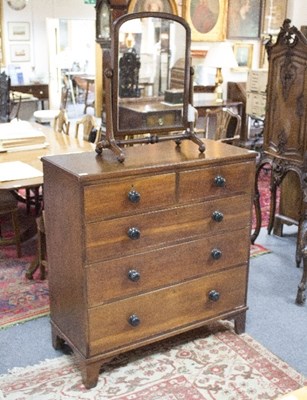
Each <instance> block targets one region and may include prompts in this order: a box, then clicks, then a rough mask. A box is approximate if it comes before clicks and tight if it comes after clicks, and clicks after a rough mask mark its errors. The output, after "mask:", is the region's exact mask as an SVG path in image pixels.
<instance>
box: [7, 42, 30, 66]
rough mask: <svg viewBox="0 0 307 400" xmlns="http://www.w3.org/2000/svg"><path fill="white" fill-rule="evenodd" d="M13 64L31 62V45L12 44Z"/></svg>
mask: <svg viewBox="0 0 307 400" xmlns="http://www.w3.org/2000/svg"><path fill="white" fill-rule="evenodd" d="M10 51H11V62H24V61H30V45H29V44H28V43H25V44H11V45H10Z"/></svg>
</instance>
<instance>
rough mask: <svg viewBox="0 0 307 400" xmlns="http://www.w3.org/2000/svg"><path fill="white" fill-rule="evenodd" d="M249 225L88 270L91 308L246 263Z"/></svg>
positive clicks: (97, 264)
mask: <svg viewBox="0 0 307 400" xmlns="http://www.w3.org/2000/svg"><path fill="white" fill-rule="evenodd" d="M249 241H250V230H249V228H248V227H247V228H244V229H240V230H238V231H233V232H227V233H225V234H222V235H218V236H215V235H213V236H209V237H206V238H202V239H199V240H194V241H190V242H185V243H181V244H178V245H175V246H169V247H164V248H162V249H159V250H153V251H148V252H146V253H141V254H137V255H135V256H129V257H121V258H118V259H116V260H110V261H106V262H102V263H96V264H94V265H90V266H89V267H88V268H87V269H86V277H87V279H86V281H87V293H88V305H89V307H93V306H97V305H100V304H103V303H106V302H110V301H114V300H115V299H119V298H124V297H127V296H131V295H136V294H138V293H142V292H147V291H150V290H154V289H158V288H160V287H163V286H166V285H173V284H175V283H178V282H180V281H185V280H188V279H192V278H196V277H200V276H202V275H205V274H210V273H213V272H218V271H220V270H222V269H225V268H231V267H234V266H237V265H240V264H244V263H247V260H248V253H249Z"/></svg>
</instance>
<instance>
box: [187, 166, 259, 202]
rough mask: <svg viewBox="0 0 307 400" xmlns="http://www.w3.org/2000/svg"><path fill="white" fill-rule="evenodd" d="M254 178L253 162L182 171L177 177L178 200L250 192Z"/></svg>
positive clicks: (188, 200) (252, 188) (201, 198)
mask: <svg viewBox="0 0 307 400" xmlns="http://www.w3.org/2000/svg"><path fill="white" fill-rule="evenodd" d="M254 180H255V164H254V162H246V163H241V164H230V165H223V166H221V167H215V168H208V169H201V170H194V171H186V172H182V173H180V178H179V201H180V202H190V201H193V200H203V199H206V198H208V197H210V196H225V195H231V194H234V193H240V192H241V193H250V194H251V193H252V192H253V190H254Z"/></svg>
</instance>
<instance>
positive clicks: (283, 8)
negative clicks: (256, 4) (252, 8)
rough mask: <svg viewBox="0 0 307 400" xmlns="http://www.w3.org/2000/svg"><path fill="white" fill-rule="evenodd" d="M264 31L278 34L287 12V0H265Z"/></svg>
mask: <svg viewBox="0 0 307 400" xmlns="http://www.w3.org/2000/svg"><path fill="white" fill-rule="evenodd" d="M264 1H265V4H264V13H263V26H262V33H264V34H266V35H277V34H278V33H279V31H280V27H281V26H282V24H283V22H284V20H285V18H286V14H287V0H264Z"/></svg>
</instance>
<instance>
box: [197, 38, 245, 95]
mask: <svg viewBox="0 0 307 400" xmlns="http://www.w3.org/2000/svg"><path fill="white" fill-rule="evenodd" d="M203 65H204V66H205V67H214V68H216V75H215V85H216V88H215V93H216V102H217V103H222V102H223V87H222V83H223V75H222V68H236V67H238V63H237V60H236V58H235V55H234V52H233V50H232V47H231V44H230V43H227V42H221V43H217V44H214V45H213V46H212V47H210V49H209V50H208V53H207V55H206V58H205V61H204V64H203Z"/></svg>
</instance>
